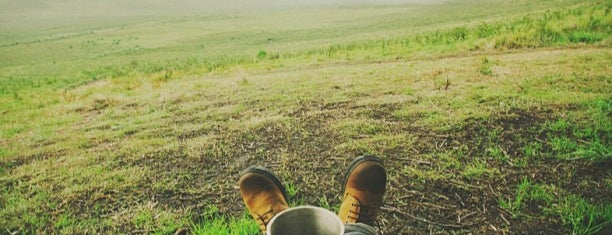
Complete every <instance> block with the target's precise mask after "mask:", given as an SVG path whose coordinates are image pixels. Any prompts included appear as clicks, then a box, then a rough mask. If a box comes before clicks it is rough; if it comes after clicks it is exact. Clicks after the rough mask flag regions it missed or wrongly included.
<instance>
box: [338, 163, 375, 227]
mask: <svg viewBox="0 0 612 235" xmlns="http://www.w3.org/2000/svg"><path fill="white" fill-rule="evenodd" d="M386 184H387V173H386V171H385V167H384V166H383V163H382V160H381V159H380V158H378V157H375V156H361V157H358V158H357V159H355V160H354V161H353V163H351V165H350V167H349V169H348V170H347V172H346V174H345V176H344V184H343V190H342V191H343V192H344V193H343V200H342V205H340V211H339V212H338V216H339V217H340V220H342V222H344V223H345V224H346V226H345V230H346V233H345V234H351V232H352V233H353V234H355V235H356V234H363V235H370V234H376V231H375V230H374V228H373V227H371V226H373V225H374V222H375V221H376V216H377V215H378V211H379V209H380V206H382V204H383V197H384V195H385V191H386ZM353 234H351V235H353Z"/></svg>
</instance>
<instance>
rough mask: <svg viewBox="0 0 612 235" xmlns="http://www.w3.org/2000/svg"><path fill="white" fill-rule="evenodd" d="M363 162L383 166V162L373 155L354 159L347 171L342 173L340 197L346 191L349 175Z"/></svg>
mask: <svg viewBox="0 0 612 235" xmlns="http://www.w3.org/2000/svg"><path fill="white" fill-rule="evenodd" d="M365 162H377V163H380V164H381V165H383V161H382V160H381V159H380V158H379V157H377V156H374V155H363V156H359V157H357V158H355V160H353V162H352V163H351V165H350V166H349V168H348V170H347V171H346V172H345V173H344V179H343V183H342V195H344V192H345V190H346V183H347V182H348V178H349V176H350V175H351V173H353V170H355V168H357V166H359V165H360V164H361V163H365Z"/></svg>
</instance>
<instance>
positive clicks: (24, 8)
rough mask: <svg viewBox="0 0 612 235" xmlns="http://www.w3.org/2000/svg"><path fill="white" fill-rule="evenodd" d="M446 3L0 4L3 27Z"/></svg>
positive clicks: (85, 0)
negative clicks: (69, 21) (51, 22)
mask: <svg viewBox="0 0 612 235" xmlns="http://www.w3.org/2000/svg"><path fill="white" fill-rule="evenodd" d="M441 2H443V0H330V1H325V0H309V1H290V0H280V1H275V2H269V1H265V0H251V1H248V0H234V1H223V0H179V1H172V2H168V1H164V0H136V1H121V0H108V1H95V0H0V24H3V25H10V24H12V23H17V24H24V23H27V22H33V23H36V22H41V21H48V20H51V21H53V20H65V19H91V18H100V19H113V18H126V17H127V18H130V17H143V16H184V15H215V14H227V13H240V12H259V11H274V10H285V9H300V8H317V7H351V6H368V5H375V6H384V5H409V4H419V5H422V4H438V3H441Z"/></svg>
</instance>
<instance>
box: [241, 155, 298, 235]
mask: <svg viewBox="0 0 612 235" xmlns="http://www.w3.org/2000/svg"><path fill="white" fill-rule="evenodd" d="M238 185H239V187H240V195H242V199H243V200H244V204H245V205H246V207H247V209H248V210H249V212H250V213H251V215H252V216H253V219H255V220H256V221H257V224H258V225H259V228H260V229H261V231H262V232H263V233H264V234H265V233H266V226H267V225H268V223H269V222H270V220H271V219H272V217H274V215H276V214H278V213H280V212H281V211H284V210H285V209H287V208H289V204H288V200H287V198H288V197H287V193H286V191H285V187H284V186H283V184H282V183H281V182H280V180H279V179H278V177H276V176H275V175H274V173H272V172H271V171H270V170H268V169H266V168H263V167H249V168H247V169H246V170H245V171H243V172H242V173H241V174H240V180H239V181H238Z"/></svg>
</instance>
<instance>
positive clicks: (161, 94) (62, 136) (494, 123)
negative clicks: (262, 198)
mask: <svg viewBox="0 0 612 235" xmlns="http://www.w3.org/2000/svg"><path fill="white" fill-rule="evenodd" d="M0 9H4V8H3V7H0ZM173 9H174V8H173ZM90 10H91V9H90ZM0 12H2V13H1V14H0V16H1V17H2V19H5V18H6V19H8V18H10V17H9V16H11V15H12V14H13V13H9V12H4V11H2V10H0ZM172 12H173V11H172ZM15 14H16V13H15ZM171 15H172V14H171ZM36 17H43V16H36ZM11 19H12V18H11ZM75 21H76V22H75ZM75 21H72V22H70V21H67V20H66V21H65V22H64V21H62V22H56V23H58V25H61V27H60V26H57V27H56V26H55V25H56V24H55V23H53V22H42V21H38V22H37V23H36V22H34V23H32V24H26V23H25V22H24V23H19V22H15V20H14V19H13V20H10V21H2V23H0V24H1V25H2V26H3V27H5V28H6V29H7V30H6V31H3V33H1V34H0V184H1V185H2V186H3V187H2V191H1V192H0V227H1V228H3V229H5V230H6V231H7V232H18V233H24V234H29V233H37V234H38V233H68V234H73V233H87V232H93V233H156V234H171V233H173V232H174V231H176V230H179V229H183V228H188V229H190V231H191V232H192V233H195V234H256V233H258V228H257V226H256V225H255V223H254V221H252V219H251V218H250V216H249V215H247V214H245V213H244V207H242V205H241V204H240V202H241V201H240V198H239V197H238V194H237V192H236V191H235V189H234V186H235V180H236V179H234V176H235V175H236V174H237V172H239V171H240V170H242V168H244V167H246V166H247V165H248V164H260V165H266V166H269V167H271V168H272V169H273V170H275V171H277V173H279V176H282V178H283V181H284V182H285V183H286V186H287V189H288V193H289V197H290V199H291V205H292V206H297V205H303V204H311V205H318V206H323V207H325V208H328V209H331V210H337V209H338V207H339V203H340V201H339V199H338V197H337V194H339V192H337V191H338V190H339V188H340V185H339V183H338V182H336V181H337V179H338V178H340V174H341V172H342V170H341V169H339V168H341V167H343V166H344V165H343V164H346V162H350V161H349V160H350V159H348V158H350V157H353V156H357V155H360V154H364V153H370V154H376V155H379V156H381V157H383V158H384V159H385V161H387V162H389V165H388V172H389V177H390V187H391V188H392V189H393V190H391V191H390V193H389V195H388V199H387V203H388V205H390V206H396V207H398V208H401V209H402V210H406V212H410V213H412V211H407V210H408V209H413V208H420V209H421V210H420V211H419V210H417V211H414V213H415V215H417V216H420V215H418V214H417V213H428V211H427V208H426V209H423V208H422V207H418V205H415V204H410V203H412V200H404V199H405V198H407V197H410V196H411V195H412V194H410V193H413V192H412V191H418V190H421V189H426V190H429V191H427V192H430V191H434V192H435V194H428V196H427V197H425V198H424V199H427V198H428V197H429V196H431V195H438V196H437V198H438V199H440V198H444V197H455V195H446V196H444V195H442V194H444V193H445V192H446V191H436V190H447V189H449V190H451V189H453V188H452V187H451V186H449V182H459V183H463V184H474V185H478V187H468V186H463V187H464V188H465V189H466V190H467V189H469V190H474V188H479V187H480V186H482V185H485V186H488V185H489V184H490V183H491V182H498V183H499V182H500V181H503V182H504V183H501V184H500V185H499V187H501V191H503V192H511V193H510V194H504V195H501V196H500V197H499V198H489V199H492V200H488V201H495V200H496V199H497V200H498V203H499V205H497V206H499V207H500V208H503V209H504V210H506V211H507V212H509V213H510V214H512V215H513V217H514V218H515V220H513V221H512V223H529V222H530V221H529V218H538V217H544V218H547V219H549V220H547V221H553V222H554V221H557V220H558V223H553V222H551V223H553V224H554V225H560V228H559V229H560V230H561V231H562V232H573V233H576V234H590V233H595V232H597V231H599V230H602V229H605V226H606V225H609V221H610V206H609V204H610V200H609V198H600V199H597V198H589V196H588V195H583V194H578V193H575V191H587V190H584V188H575V187H583V186H573V185H571V184H570V183H568V182H574V181H580V180H583V181H584V182H585V185H586V186H584V187H591V188H590V189H592V190H588V191H593V192H600V193H601V192H602V191H604V192H605V190H607V189H605V188H604V189H602V187H608V188H609V187H610V185H612V183H610V182H612V181H611V180H610V175H609V174H601V175H596V176H597V177H600V178H595V176H593V177H591V176H584V172H585V171H588V170H589V169H590V168H589V167H593V166H600V165H602V164H606V163H607V162H609V160H610V156H611V153H610V136H611V134H612V128H611V127H612V126H611V122H610V113H611V112H612V109H611V108H610V107H611V105H610V104H611V102H612V97H610V89H609V87H610V84H609V83H610V75H609V74H608V67H609V61H610V50H609V48H610V39H609V38H610V30H609V27H610V23H612V22H611V21H610V17H609V4H608V3H607V2H605V1H590V2H582V1H573V0H563V1H495V2H490V1H449V2H447V3H445V4H442V5H436V4H434V5H410V4H409V5H401V6H373V7H364V6H351V7H347V6H338V7H323V8H318V7H315V8H301V9H285V10H272V11H262V12H249V11H240V12H238V13H235V14H229V15H224V14H221V13H219V14H218V15H208V16H200V15H194V14H177V15H174V16H172V17H170V16H166V15H159V16H157V17H153V16H148V17H144V16H133V17H127V18H117V19H116V20H109V19H104V18H99V19H97V18H95V17H92V18H90V19H88V20H83V21H82V22H78V20H75ZM9 22H12V23H9ZM523 119H527V120H523ZM500 123H501V124H500ZM306 163H308V164H306ZM551 165H554V167H557V166H561V167H559V168H558V171H557V168H552V169H555V171H553V173H554V172H558V173H556V174H558V175H555V176H562V177H559V178H558V182H550V180H548V179H541V180H542V181H546V180H548V181H547V182H546V183H540V181H538V179H531V178H529V180H528V179H527V178H526V179H525V180H523V181H521V182H518V188H517V189H515V188H516V187H517V186H516V185H509V183H507V182H506V181H507V179H509V178H512V177H515V176H516V175H529V174H530V173H533V172H539V170H540V169H551V168H550V166H551ZM574 165H575V166H576V169H574V168H571V169H572V170H575V171H577V172H582V173H581V175H573V173H571V172H573V171H572V170H568V169H567V167H568V166H574ZM568 172H570V173H568ZM549 173H550V172H549ZM583 176H584V177H585V178H576V177H583ZM406 179H410V181H408V182H406ZM430 185H436V186H439V187H437V188H427V187H428V186H430ZM602 185H603V186H602ZM493 186H494V187H497V184H493ZM321 188H325V189H324V190H323V191H322V189H321ZM572 190H574V191H572ZM424 192H425V191H424ZM454 192H455V191H453V193H454ZM457 193H464V192H463V191H457ZM468 193H474V194H478V195H482V193H481V192H476V191H469V192H468ZM440 195H441V196H440ZM458 195H459V194H458ZM557 195H560V196H559V197H557ZM460 196H465V195H464V194H461V195H460ZM401 198H403V199H401ZM485 201H487V200H485ZM434 202H435V201H434ZM449 203H450V202H449ZM530 203H536V204H539V205H541V206H542V208H543V209H542V210H536V211H535V212H534V211H531V210H526V205H528V204H530ZM479 206H481V205H480V204H479ZM449 207H450V206H449ZM455 209H457V210H459V209H461V210H463V209H467V210H471V211H476V210H475V209H474V208H464V207H462V208H455ZM430 215H432V214H425V215H423V216H422V217H424V218H425V217H427V216H430ZM447 215H448V216H447V217H448V218H450V217H452V218H455V217H456V215H455V214H447ZM383 216H386V217H385V219H387V220H388V221H393V222H394V223H392V224H394V225H395V224H397V225H398V226H400V225H402V224H401V222H405V221H409V218H407V217H402V218H399V217H397V216H400V217H401V215H397V214H392V213H391V212H388V213H387V212H385V213H384V214H383ZM436 218H440V219H444V218H446V217H445V216H436ZM523 219H525V221H522V220H523ZM451 222H452V223H455V221H450V222H448V223H451ZM415 226H420V227H418V229H424V226H422V225H421V224H415ZM495 226H496V227H498V228H500V229H503V230H504V231H507V232H514V231H512V230H511V229H512V227H508V226H505V225H503V224H495ZM395 229H401V227H398V228H395ZM469 229H471V227H470V228H467V230H457V231H450V232H458V233H470V232H475V231H471V230H469ZM474 229H477V228H474ZM478 229H485V230H478V231H487V232H490V233H493V231H490V230H487V229H489V228H478ZM397 231H399V230H397ZM436 231H437V232H445V233H449V231H448V230H443V229H441V230H436ZM387 232H390V231H387Z"/></svg>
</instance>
